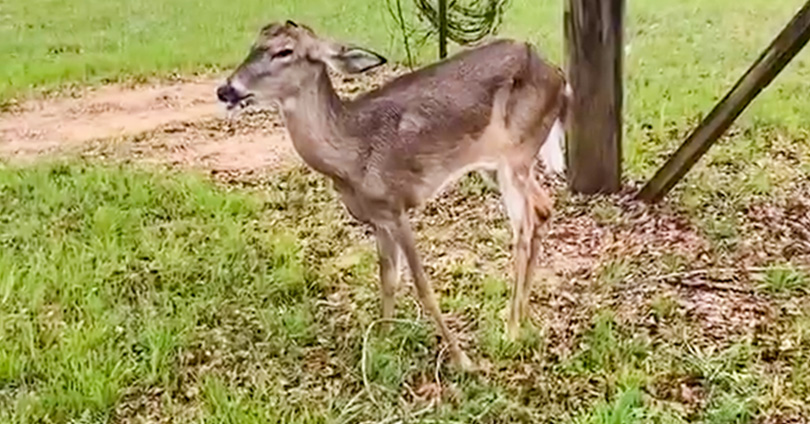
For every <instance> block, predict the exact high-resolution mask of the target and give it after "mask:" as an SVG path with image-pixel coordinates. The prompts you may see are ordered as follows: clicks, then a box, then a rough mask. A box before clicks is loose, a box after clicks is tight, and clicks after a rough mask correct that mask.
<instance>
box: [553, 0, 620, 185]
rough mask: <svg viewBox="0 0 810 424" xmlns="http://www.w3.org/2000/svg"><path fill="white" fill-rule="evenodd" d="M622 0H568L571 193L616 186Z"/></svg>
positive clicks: (618, 149)
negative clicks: (571, 101)
mask: <svg viewBox="0 0 810 424" xmlns="http://www.w3.org/2000/svg"><path fill="white" fill-rule="evenodd" d="M623 20H624V0H568V1H567V3H566V9H565V40H566V51H567V57H568V63H567V68H568V72H567V73H568V78H569V80H570V83H571V86H572V88H573V90H574V99H573V104H572V105H571V115H570V117H571V123H570V125H569V126H568V127H569V133H568V137H567V139H568V148H567V152H568V153H567V157H568V181H569V184H570V186H571V189H572V190H573V191H574V192H579V193H586V194H593V193H600V192H601V193H612V192H616V191H618V190H619V188H620V186H621V150H622V149H621V143H622V96H623V90H622V56H623V54H624V52H623V48H622V40H623V36H622V35H623V34H622V32H623Z"/></svg>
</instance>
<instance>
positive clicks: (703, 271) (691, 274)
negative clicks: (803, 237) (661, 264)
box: [650, 267, 810, 293]
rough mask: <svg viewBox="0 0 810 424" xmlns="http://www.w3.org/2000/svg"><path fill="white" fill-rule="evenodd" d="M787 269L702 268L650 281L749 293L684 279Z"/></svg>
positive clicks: (659, 276) (720, 285)
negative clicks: (710, 274) (670, 281)
mask: <svg viewBox="0 0 810 424" xmlns="http://www.w3.org/2000/svg"><path fill="white" fill-rule="evenodd" d="M787 269H789V268H780V267H748V268H702V269H694V270H691V271H682V272H673V273H671V274H664V275H658V276H654V277H651V278H650V280H651V281H666V280H672V279H675V278H677V279H678V281H677V282H675V283H677V284H678V285H681V286H686V287H690V288H701V287H703V288H708V289H714V290H724V291H733V292H738V293H751V292H752V290H750V289H746V288H742V287H736V286H732V285H728V284H710V283H707V282H698V283H687V282H685V281H684V279H685V278H691V277H697V276H700V275H706V274H709V273H711V272H722V273H743V272H745V273H756V272H766V271H770V270H787ZM798 269H800V270H802V271H805V272H810V269H805V268H803V267H798Z"/></svg>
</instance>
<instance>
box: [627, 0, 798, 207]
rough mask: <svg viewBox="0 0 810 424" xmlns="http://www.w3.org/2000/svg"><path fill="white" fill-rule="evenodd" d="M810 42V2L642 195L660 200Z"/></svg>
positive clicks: (671, 158) (640, 194)
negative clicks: (809, 41) (809, 40)
mask: <svg viewBox="0 0 810 424" xmlns="http://www.w3.org/2000/svg"><path fill="white" fill-rule="evenodd" d="M808 39H810V1H808V2H807V3H806V4H805V5H804V6H803V7H802V8H801V9H800V10H799V12H798V13H796V16H794V17H793V19H792V20H791V21H790V22H789V23H788V24H787V26H786V27H785V28H784V29H783V30H782V32H781V33H780V34H779V35H778V36H777V37H776V39H774V40H773V42H772V43H771V45H770V46H768V48H767V49H765V51H764V52H763V53H762V55H761V56H760V57H759V59H757V61H756V62H754V64H753V65H751V67H750V68H749V69H748V71H747V72H746V73H745V74H744V75H743V76H742V78H740V80H739V81H737V83H736V84H735V85H734V87H733V88H732V89H731V91H729V92H728V94H726V96H725V97H724V98H723V100H721V101H720V103H718V104H717V105H716V106H715V107H714V109H713V110H712V111H711V113H709V115H708V116H706V118H704V119H703V122H701V123H700V125H698V127H697V128H696V129H695V130H694V132H692V134H691V135H690V136H689V137H688V138H687V139H686V141H685V142H684V143H683V144H682V145H681V147H679V148H678V150H677V151H676V152H675V154H674V155H672V157H670V158H669V160H668V161H667V163H666V164H664V166H663V167H662V168H661V169H660V170H658V172H657V173H656V174H655V176H654V177H653V178H652V179H651V180H650V181H649V182H648V183H647V185H646V186H644V188H643V189H642V190H641V192H639V195H638V197H639V198H641V199H642V200H646V201H648V202H657V201H659V200H661V199H662V198H663V197H664V196H665V195H666V194H667V192H669V190H670V189H672V187H673V186H674V185H675V184H676V183H677V182H678V181H679V180H680V179H681V178H682V177H683V176H684V175H685V174H686V173H687V172H688V171H689V170H690V169H691V168H692V166H694V164H695V163H696V162H697V161H698V159H700V157H701V156H703V154H705V153H706V151H708V150H709V147H711V145H712V144H713V143H714V142H715V141H716V140H717V139H718V138H720V136H721V135H723V133H724V132H725V131H726V130H727V129H728V127H729V126H731V124H732V123H733V122H734V120H735V119H736V118H737V117H738V116H739V115H740V114H741V113H742V111H743V110H745V108H746V106H748V104H749V103H751V101H752V100H753V99H754V98H755V97H756V96H757V95H758V94H759V93H760V92H761V91H762V90H763V89H764V88H765V87H766V86H767V85H768V84H770V82H771V81H773V79H774V78H775V77H776V76H777V75H778V74H779V72H780V71H782V69H783V68H784V67H785V65H787V64H788V62H790V60H791V59H793V57H794V56H796V54H797V53H798V52H799V51H800V50H801V49H802V47H804V45H805V44H807V40H808Z"/></svg>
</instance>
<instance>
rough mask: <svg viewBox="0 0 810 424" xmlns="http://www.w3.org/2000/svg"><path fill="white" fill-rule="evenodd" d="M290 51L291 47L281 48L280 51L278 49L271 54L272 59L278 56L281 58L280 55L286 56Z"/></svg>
mask: <svg viewBox="0 0 810 424" xmlns="http://www.w3.org/2000/svg"><path fill="white" fill-rule="evenodd" d="M292 53H293V51H292V50H291V49H284V50H281V51H278V52H276V53H274V54H273V59H279V58H282V57H287V56H289V55H291V54H292Z"/></svg>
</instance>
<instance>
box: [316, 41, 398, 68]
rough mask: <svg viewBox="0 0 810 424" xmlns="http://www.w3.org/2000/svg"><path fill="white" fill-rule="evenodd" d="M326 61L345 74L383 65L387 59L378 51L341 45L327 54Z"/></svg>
mask: <svg viewBox="0 0 810 424" xmlns="http://www.w3.org/2000/svg"><path fill="white" fill-rule="evenodd" d="M324 61H325V62H326V63H327V64H328V65H329V66H331V67H332V68H334V69H335V70H337V71H339V72H342V73H344V74H359V73H361V72H365V71H368V70H369V69H373V68H376V67H378V66H380V65H383V64H385V63H386V62H387V60H386V59H385V58H384V57H382V56H380V55H379V54H377V53H374V52H372V51H370V50H366V49H363V48H360V47H354V46H349V47H341V48H339V49H335V51H333V52H331V53H330V54H327V55H326V57H325V58H324Z"/></svg>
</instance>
